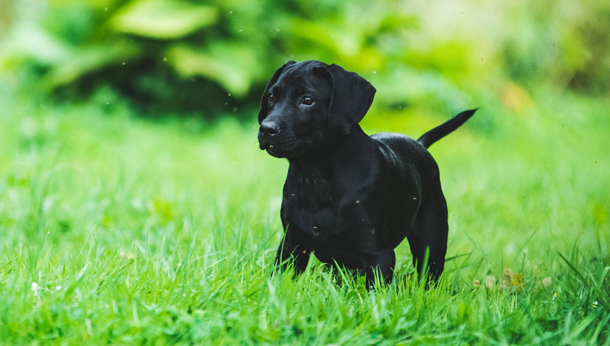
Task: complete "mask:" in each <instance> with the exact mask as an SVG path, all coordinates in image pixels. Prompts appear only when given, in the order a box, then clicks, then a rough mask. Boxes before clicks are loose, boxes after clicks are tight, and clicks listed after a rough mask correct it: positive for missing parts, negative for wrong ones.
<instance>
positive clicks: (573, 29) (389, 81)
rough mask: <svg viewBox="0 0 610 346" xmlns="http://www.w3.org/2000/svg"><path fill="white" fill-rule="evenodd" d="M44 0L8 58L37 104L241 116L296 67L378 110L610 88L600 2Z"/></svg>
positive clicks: (608, 9) (6, 47) (606, 19)
mask: <svg viewBox="0 0 610 346" xmlns="http://www.w3.org/2000/svg"><path fill="white" fill-rule="evenodd" d="M40 1H41V2H40V4H39V8H36V11H32V7H33V6H32V5H28V4H24V3H18V2H17V1H16V0H13V4H14V5H15V7H16V8H17V11H16V12H17V13H18V15H16V20H15V21H14V24H13V26H12V30H11V32H10V34H9V35H8V36H7V38H6V39H5V40H3V41H4V42H3V45H2V53H0V64H1V66H2V67H3V70H5V71H10V73H11V75H12V80H14V81H15V84H16V85H17V86H18V87H19V90H21V91H22V92H24V93H27V94H28V95H32V94H42V95H54V96H61V99H65V100H79V99H83V98H89V97H90V96H91V95H92V94H93V93H95V92H96V91H97V90H100V89H108V88H110V89H111V90H114V92H116V93H118V94H119V95H121V96H124V97H126V98H128V99H130V100H131V101H133V103H135V104H137V105H139V106H141V107H143V108H144V109H146V110H148V111H153V112H166V111H169V110H171V111H172V113H193V112H197V113H203V114H205V115H207V116H209V117H211V116H215V115H218V114H227V113H231V112H233V113H235V112H238V113H241V112H243V111H252V110H253V108H255V107H256V106H257V103H258V100H259V97H260V93H261V91H262V88H263V87H264V85H265V83H266V81H267V78H268V77H269V76H270V75H271V74H272V73H273V71H274V70H275V69H276V68H277V67H278V66H280V65H281V64H283V63H284V62H286V61H287V60H289V59H295V60H306V59H316V60H323V61H325V62H328V63H333V62H334V63H339V64H341V65H342V66H344V67H345V68H347V69H349V70H354V71H357V72H358V73H360V74H362V75H363V76H365V77H366V78H368V79H370V80H371V81H372V82H373V84H374V85H375V86H376V87H377V89H378V90H379V92H378V94H377V97H376V99H377V102H376V104H375V107H376V108H374V109H377V110H383V111H393V110H394V111H396V110H398V111H402V110H404V109H421V108H424V109H427V110H430V111H432V112H435V113H441V114H450V113H455V112H457V111H460V110H463V109H464V108H468V107H474V106H484V105H487V106H488V107H489V108H495V107H497V106H504V107H508V108H514V107H515V102H516V103H518V104H523V103H524V102H525V103H527V99H528V97H529V96H528V95H527V91H526V90H528V88H527V85H528V84H531V83H535V85H539V84H540V83H547V84H557V85H560V86H569V87H572V88H574V89H575V90H579V91H582V92H593V93H599V92H603V90H607V89H608V87H610V81H609V80H610V79H608V78H605V76H607V75H608V71H610V54H608V52H609V51H610V49H608V48H609V47H610V43H609V42H610V40H609V39H608V37H609V36H608V35H609V34H608V32H610V5H609V3H608V2H607V1H601V0H599V1H592V2H588V3H586V4H585V3H577V2H570V1H567V2H561V3H555V2H554V1H551V0H545V1H542V2H538V3H536V4H535V5H530V4H529V3H527V2H526V1H520V2H511V3H510V4H501V5H500V4H498V5H495V7H492V6H490V7H481V6H480V4H478V3H476V2H474V1H472V2H464V3H461V4H460V5H459V6H457V5H452V6H449V5H448V4H445V5H447V6H445V7H443V8H441V7H434V6H430V5H425V4H419V3H415V2H410V1H406V2H403V1H393V0H384V1H377V2H366V1H354V2H341V1H330V0H311V1H304V0H291V1H279V0H275V1H263V0H252V1H237V0H229V1H221V0H211V1H205V2H204V1H195V0H192V1H187V0H89V1H86V0H46V1H45V0H40ZM28 6H29V7H28ZM34 8H35V7H34ZM441 9H442V11H441ZM549 11H550V13H551V14H552V15H548V14H549ZM32 12H34V13H32ZM460 16H461V17H460ZM513 82H517V84H515V83H513ZM522 86H525V90H523V88H522ZM530 89H531V88H530ZM515 95H516V98H517V101H515ZM498 100H499V101H498ZM506 100H508V101H506ZM524 100H526V101H524ZM489 103H491V104H489ZM517 108H518V107H517Z"/></svg>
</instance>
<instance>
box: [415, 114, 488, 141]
mask: <svg viewBox="0 0 610 346" xmlns="http://www.w3.org/2000/svg"><path fill="white" fill-rule="evenodd" d="M477 109H478V108H475V109H471V110H468V111H463V112H462V113H460V114H458V115H456V116H455V117H453V118H451V120H449V121H447V122H446V123H444V124H442V125H440V126H437V127H435V128H433V129H432V130H430V131H428V132H426V133H424V134H423V135H422V136H421V137H419V139H418V140H417V141H418V142H419V143H420V144H421V145H423V146H424V147H425V148H429V147H430V146H431V145H432V144H434V142H436V141H438V140H439V139H441V138H443V137H445V136H446V135H448V134H450V133H451V132H453V131H455V130H456V129H457V128H458V127H460V126H462V124H463V123H465V122H466V120H468V119H470V117H471V116H472V115H473V114H474V112H476V111H477Z"/></svg>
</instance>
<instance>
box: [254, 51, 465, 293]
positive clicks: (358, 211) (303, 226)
mask: <svg viewBox="0 0 610 346" xmlns="http://www.w3.org/2000/svg"><path fill="white" fill-rule="evenodd" d="M374 94H375V88H374V87H373V86H372V85H371V84H370V83H369V82H367V81H366V80H365V79H364V78H362V77H360V76H358V75H357V74H355V73H353V72H347V71H345V70H344V69H343V68H342V67H340V66H338V65H334V64H333V65H327V64H325V63H322V62H319V61H304V62H300V63H296V62H294V61H290V62H288V63H287V64H285V65H284V66H282V67H280V68H279V69H278V70H277V71H276V72H275V73H274V74H273V76H272V77H271V80H270V81H269V84H268V85H267V88H266V89H265V92H264V94H263V98H262V100H261V110H260V113H259V115H258V122H259V124H260V129H259V132H258V140H259V143H260V148H261V149H262V150H267V152H268V153H269V154H271V155H272V156H275V157H280V158H287V159H288V161H289V162H290V167H289V168H288V176H287V178H286V183H285V184H284V196H283V202H282V210H281V216H282V223H283V226H284V231H285V232H286V234H285V236H284V239H283V241H282V243H281V244H280V247H279V249H278V252H277V256H276V260H275V264H276V266H277V265H281V266H282V268H285V266H286V264H287V260H288V259H290V258H292V259H293V260H294V267H295V270H296V272H297V273H300V272H302V271H303V270H305V267H306V266H307V262H308V260H309V255H310V254H311V253H312V252H314V253H315V255H316V257H318V259H319V260H320V261H322V262H325V263H334V262H336V263H337V264H339V265H342V266H345V267H346V268H349V269H357V270H362V271H364V273H365V274H366V280H367V287H370V286H371V285H372V284H373V282H374V274H375V272H378V273H379V275H380V276H381V277H382V278H383V279H385V281H386V282H390V281H391V280H392V276H393V271H394V265H395V262H396V258H395V255H394V248H395V247H396V246H398V244H400V243H401V242H402V240H403V239H404V238H405V237H407V239H408V240H409V245H410V246H411V252H412V254H413V262H414V265H416V266H417V271H418V272H419V273H420V274H421V273H422V270H423V265H424V262H426V261H427V263H428V268H427V269H428V270H429V275H430V277H431V278H432V279H434V280H436V279H437V278H438V276H439V275H441V273H442V272H443V269H444V265H445V253H446V252H447V232H448V226H447V203H446V202H445V197H444V196H443V192H442V190H441V182H440V179H439V171H438V166H437V164H436V162H435V161H434V159H433V158H432V156H431V155H430V153H429V152H428V150H427V148H428V147H429V146H430V145H431V144H432V143H434V142H436V141H437V140H439V139H441V138H442V137H444V136H445V135H447V134H449V133H450V132H452V131H453V130H455V129H457V128H458V127H459V126H460V125H462V124H463V123H464V122H465V121H466V120H468V119H469V118H470V117H471V116H472V115H473V114H474V112H475V110H470V111H465V112H462V113H460V114H459V115H457V116H456V117H455V118H453V119H451V120H449V121H448V122H446V123H444V124H443V125H441V126H439V127H437V128H435V129H433V130H431V131H429V132H427V133H425V134H424V135H423V136H421V137H420V138H419V139H418V140H417V141H415V140H413V139H411V138H410V137H407V136H405V135H402V134H397V133H380V134H376V135H373V136H370V137H369V136H368V135H366V134H365V133H364V132H363V131H362V129H361V128H360V125H358V123H359V122H360V120H362V118H363V117H364V115H365V114H366V112H367V111H368V109H369V107H370V106H371V103H372V102H373V96H374Z"/></svg>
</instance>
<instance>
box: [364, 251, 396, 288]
mask: <svg viewBox="0 0 610 346" xmlns="http://www.w3.org/2000/svg"><path fill="white" fill-rule="evenodd" d="M395 264H396V254H394V250H392V249H387V250H379V251H377V252H375V253H374V254H373V255H372V256H371V257H370V258H369V259H368V260H367V261H366V264H365V265H366V268H365V273H366V287H367V289H369V288H372V287H374V286H375V275H377V276H379V278H380V279H383V281H384V282H385V283H386V284H389V283H390V282H392V278H393V277H394V265H395Z"/></svg>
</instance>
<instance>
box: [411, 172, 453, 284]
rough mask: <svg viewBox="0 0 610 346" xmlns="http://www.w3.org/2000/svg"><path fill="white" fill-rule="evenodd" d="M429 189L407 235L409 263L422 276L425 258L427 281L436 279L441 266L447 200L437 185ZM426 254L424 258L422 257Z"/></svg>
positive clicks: (444, 243)
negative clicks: (411, 256)
mask: <svg viewBox="0 0 610 346" xmlns="http://www.w3.org/2000/svg"><path fill="white" fill-rule="evenodd" d="M437 184H438V187H435V188H434V191H429V192H432V193H428V194H426V195H425V197H424V198H423V199H422V204H421V206H420V208H419V212H418V214H417V218H416V219H415V224H414V226H413V229H412V230H411V232H410V233H409V234H408V235H407V239H408V240H409V246H410V247H411V253H412V254H413V265H414V266H415V267H416V268H417V273H418V274H419V275H420V277H421V275H422V273H423V270H424V263H425V262H426V261H427V264H428V265H427V268H426V269H427V271H428V272H427V274H428V275H429V277H428V278H429V280H433V281H437V280H438V278H439V277H440V275H441V274H442V273H443V270H444V269H445V255H446V254H447V236H448V232H449V226H448V225H447V202H446V201H445V196H444V195H443V192H442V190H441V187H440V182H438V183H437ZM426 256H427V257H426Z"/></svg>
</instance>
